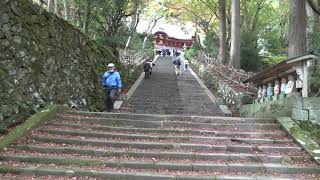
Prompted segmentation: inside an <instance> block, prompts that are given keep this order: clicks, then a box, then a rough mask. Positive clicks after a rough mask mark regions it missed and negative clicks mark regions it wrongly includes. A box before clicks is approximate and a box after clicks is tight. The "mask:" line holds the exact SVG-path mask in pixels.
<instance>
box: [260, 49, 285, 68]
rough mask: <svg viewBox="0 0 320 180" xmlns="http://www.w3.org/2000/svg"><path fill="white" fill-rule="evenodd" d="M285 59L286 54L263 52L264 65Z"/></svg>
mask: <svg viewBox="0 0 320 180" xmlns="http://www.w3.org/2000/svg"><path fill="white" fill-rule="evenodd" d="M286 59H288V55H287V54H280V55H272V54H270V53H268V52H266V53H265V54H264V59H263V63H264V64H265V65H271V64H276V63H279V62H281V61H283V60H286Z"/></svg>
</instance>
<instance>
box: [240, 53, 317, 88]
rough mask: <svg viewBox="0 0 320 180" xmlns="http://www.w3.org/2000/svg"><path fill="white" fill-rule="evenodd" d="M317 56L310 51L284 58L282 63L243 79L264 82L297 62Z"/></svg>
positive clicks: (246, 81)
mask: <svg viewBox="0 0 320 180" xmlns="http://www.w3.org/2000/svg"><path fill="white" fill-rule="evenodd" d="M316 58H317V56H316V55H314V53H313V52H308V53H306V54H303V55H301V56H296V57H293V58H289V59H287V60H284V61H282V62H280V63H277V64H275V65H273V66H271V67H268V68H266V69H265V70H263V71H262V72H260V73H258V74H256V75H254V76H252V77H250V78H248V79H246V80H244V81H243V83H249V82H253V83H257V82H262V80H264V79H268V78H271V77H274V76H278V75H279V74H281V73H283V72H285V71H287V70H289V69H291V68H292V67H293V65H295V64H297V63H298V62H303V61H308V60H311V59H316Z"/></svg>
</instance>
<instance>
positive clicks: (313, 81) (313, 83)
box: [308, 67, 320, 96]
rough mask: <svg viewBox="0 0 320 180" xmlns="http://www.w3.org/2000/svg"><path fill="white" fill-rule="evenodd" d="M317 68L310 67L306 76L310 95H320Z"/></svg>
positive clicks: (319, 76) (319, 75)
mask: <svg viewBox="0 0 320 180" xmlns="http://www.w3.org/2000/svg"><path fill="white" fill-rule="evenodd" d="M317 69H319V67H318V68H312V69H309V72H310V74H309V77H308V81H309V84H310V87H309V88H310V89H309V91H310V95H311V96H320V72H319V70H317Z"/></svg>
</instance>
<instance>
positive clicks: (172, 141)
mask: <svg viewBox="0 0 320 180" xmlns="http://www.w3.org/2000/svg"><path fill="white" fill-rule="evenodd" d="M171 62H172V61H171V59H169V58H162V57H160V58H159V59H158V61H157V63H156V64H157V65H156V66H155V68H154V71H153V74H152V76H151V79H147V80H144V81H143V82H142V83H141V84H140V86H139V87H138V88H137V90H136V91H135V92H134V93H133V96H132V97H131V98H130V99H129V101H128V102H125V103H124V106H123V107H122V108H121V109H120V112H118V113H93V112H79V111H72V112H65V113H61V114H58V115H57V117H56V118H55V119H53V120H52V121H49V122H47V123H46V124H44V125H42V126H40V127H38V128H37V129H35V130H33V131H31V132H30V133H29V134H27V135H26V136H25V137H24V138H23V139H20V140H19V141H18V142H16V143H15V144H13V145H12V146H10V147H8V148H6V149H4V150H3V151H1V153H0V179H111V180H114V179H121V180H122V179H129V180H135V179H136V180H140V179H142V180H147V179H150V180H151V179H152V180H160V179H163V180H168V179H175V180H190V179H195V180H197V179H199V180H204V179H208V180H209V179H210V180H212V179H320V168H319V166H318V164H316V163H315V162H313V161H312V160H311V158H310V156H309V155H308V154H307V152H306V151H304V150H303V149H302V148H301V147H299V146H298V145H297V144H296V143H295V142H294V141H293V139H291V138H290V137H289V136H288V135H287V134H286V133H285V132H284V131H283V130H282V129H281V127H280V125H279V124H278V123H277V122H276V121H275V120H274V119H254V118H237V117H222V116H223V113H222V111H221V109H220V108H219V106H218V105H217V104H216V103H215V102H213V101H212V100H211V99H210V98H209V96H208V95H206V94H205V93H204V90H203V88H201V86H200V84H199V83H198V82H197V80H196V79H195V78H194V77H193V76H192V74H190V73H189V72H187V73H183V74H182V75H181V76H178V77H176V76H175V75H173V67H172V65H171ZM139 113H140V114H139Z"/></svg>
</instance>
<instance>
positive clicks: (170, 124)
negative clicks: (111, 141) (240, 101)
mask: <svg viewBox="0 0 320 180" xmlns="http://www.w3.org/2000/svg"><path fill="white" fill-rule="evenodd" d="M60 118H61V119H62V120H67V121H70V122H87V123H94V124H100V125H109V126H132V127H140V128H141V127H144V128H211V129H212V130H219V129H239V130H268V129H272V130H279V129H280V125H279V124H275V123H265V124H257V123H228V124H222V123H195V122H181V121H142V120H127V119H108V120H106V119H104V118H94V117H88V118H80V117H72V116H71V117H60Z"/></svg>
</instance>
